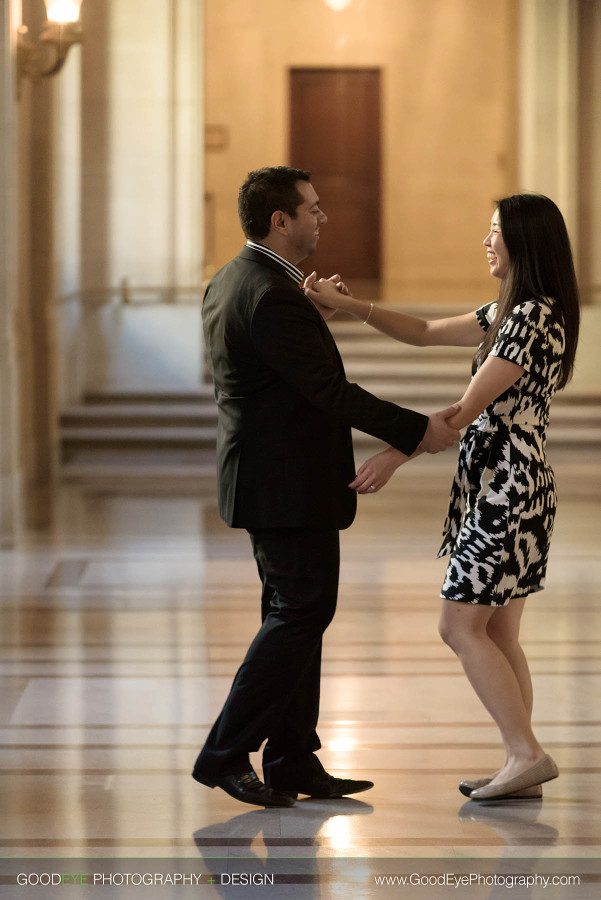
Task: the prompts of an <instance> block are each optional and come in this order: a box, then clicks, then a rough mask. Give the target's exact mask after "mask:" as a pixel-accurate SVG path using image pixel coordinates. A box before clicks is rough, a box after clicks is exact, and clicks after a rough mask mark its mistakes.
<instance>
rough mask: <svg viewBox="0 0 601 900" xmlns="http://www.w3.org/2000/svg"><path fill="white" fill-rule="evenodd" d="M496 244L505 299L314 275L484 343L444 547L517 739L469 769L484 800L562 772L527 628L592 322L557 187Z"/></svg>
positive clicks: (482, 672) (412, 325)
mask: <svg viewBox="0 0 601 900" xmlns="http://www.w3.org/2000/svg"><path fill="white" fill-rule="evenodd" d="M484 245H485V247H486V253H487V258H488V265H489V270H490V273H491V275H492V276H494V277H495V278H497V279H499V281H500V290H499V298H498V301H495V302H493V303H488V304H487V305H485V306H483V307H481V308H480V309H478V310H476V311H475V312H471V313H468V314H467V315H462V316H453V317H451V318H446V319H438V320H434V321H426V320H425V319H421V318H418V317H415V316H409V315H405V314H404V313H399V312H396V311H394V310H389V309H385V308H383V307H379V306H375V305H373V304H371V303H367V302H365V301H362V300H356V299H354V298H353V297H352V296H351V295H349V294H346V293H345V290H346V286H342V285H341V289H340V290H338V291H336V289H335V287H334V286H333V285H331V284H330V285H328V284H327V283H325V282H323V280H322V281H319V282H317V281H316V280H315V278H316V276H315V275H314V274H313V275H312V276H310V277H309V279H308V280H307V293H308V295H309V297H310V298H311V299H312V300H313V301H314V302H315V303H316V304H318V305H319V306H321V307H331V308H337V309H344V310H346V311H347V312H349V313H352V314H353V315H355V316H356V317H358V318H361V319H362V320H363V321H364V322H366V323H367V324H369V325H371V326H373V327H374V328H376V329H378V330H379V331H381V332H383V333H384V334H387V335H389V336H390V337H393V338H395V339H396V340H399V341H403V342H405V343H408V344H413V345H417V346H431V345H447V346H476V345H478V350H477V351H476V355H475V358H474V366H473V373H472V374H473V377H472V380H471V382H470V384H469V386H468V388H467V390H466V391H465V393H464V395H463V397H462V398H461V399H460V400H459V401H458V409H457V412H456V413H454V414H453V416H451V417H450V418H449V419H448V421H449V424H451V425H452V426H453V427H455V428H459V429H461V428H463V427H464V426H466V425H467V426H468V428H467V431H466V432H465V435H464V437H463V438H462V441H461V447H460V453H459V461H458V466H457V471H456V474H455V478H454V482H453V487H452V493H451V500H450V505H449V514H448V516H447V521H446V523H445V528H444V536H443V542H442V546H441V548H440V551H439V556H442V555H447V554H450V561H449V564H448V568H447V572H446V577H445V580H444V584H443V587H442V591H441V597H442V598H443V606H442V612H441V617H440V629H439V630H440V634H441V636H442V638H443V640H444V641H445V642H446V643H447V644H449V646H450V647H451V648H452V649H453V650H454V652H455V653H456V654H457V656H458V657H459V659H460V661H461V663H462V665H463V668H464V671H465V673H466V675H467V677H468V679H469V681H470V683H471V684H472V687H473V688H474V690H475V691H476V693H477V695H478V697H479V698H480V700H481V701H482V703H483V704H484V706H485V707H486V709H487V710H488V712H489V713H490V715H491V716H492V718H493V719H494V721H495V722H496V724H497V725H498V727H499V730H500V732H501V737H502V739H503V744H504V746H505V752H506V760H505V764H504V765H503V767H502V768H501V769H500V770H499V771H498V772H496V773H495V774H494V775H492V776H491V777H490V778H486V779H480V780H479V781H464V782H461V784H460V786H459V789H460V791H461V792H462V793H463V794H465V795H466V796H469V797H470V799H472V800H490V799H500V798H505V797H507V796H512V797H513V796H521V797H540V796H541V795H542V790H541V787H540V785H541V784H542V783H543V782H545V781H549V780H550V779H552V778H555V777H557V774H558V772H557V767H556V765H555V763H554V762H553V760H552V759H551V758H550V757H549V756H548V755H547V754H545V752H544V750H543V749H542V747H541V745H540V744H539V743H538V741H537V739H536V737H535V736H534V733H533V731H532V726H531V715H532V681H531V678H530V672H529V668H528V663H527V661H526V657H525V655H524V652H523V650H522V648H521V646H520V644H519V640H518V638H519V627H520V619H521V616H522V611H523V608H524V601H525V598H526V596H527V595H528V594H529V593H532V592H534V591H539V590H542V588H543V586H544V581H545V572H546V567H547V557H548V552H549V542H550V539H551V533H552V530H553V520H554V516H555V508H556V493H555V480H554V476H553V471H552V469H551V467H550V466H549V464H548V462H547V459H546V456H545V441H546V432H547V426H548V418H549V404H550V401H551V398H552V397H553V394H554V393H555V391H556V390H558V389H560V388H563V387H564V386H565V384H566V383H567V382H568V380H569V378H570V376H571V373H572V368H573V364H574V355H575V351H576V344H577V340H578V326H579V304H578V288H577V285H576V278H575V274H574V265H573V261H572V253H571V249H570V242H569V238H568V234H567V231H566V227H565V223H564V220H563V217H562V215H561V213H560V211H559V210H558V208H557V207H556V205H555V204H554V203H553V202H552V201H551V200H549V199H548V198H547V197H543V196H541V195H539V194H517V195H514V196H512V197H507V198H505V199H503V200H500V201H499V202H498V204H497V208H496V210H495V212H494V215H493V217H492V220H491V224H490V231H489V233H488V234H487V236H486V238H485V240H484ZM324 313H325V311H324ZM419 453H420V451H419V449H418V450H417V451H416V452H415V453H414V454H413V456H412V457H410V458H413V457H415V456H417V455H419ZM407 459H408V458H407V457H404V456H403V454H401V453H400V452H399V451H398V450H395V449H394V448H392V447H389V448H387V449H386V450H384V451H383V452H381V453H378V454H376V455H375V456H374V457H372V458H371V459H369V460H367V462H365V463H364V464H363V465H362V466H361V468H360V469H359V471H358V473H357V477H356V479H355V480H354V481H353V482H352V484H351V485H350V487H351V488H353V489H354V490H356V491H357V492H358V493H373V492H375V491H378V490H379V489H380V488H381V487H383V485H385V484H386V482H387V481H388V479H389V478H390V477H391V475H392V473H393V472H394V471H395V469H396V468H398V466H399V465H402V464H403V463H405V462H407Z"/></svg>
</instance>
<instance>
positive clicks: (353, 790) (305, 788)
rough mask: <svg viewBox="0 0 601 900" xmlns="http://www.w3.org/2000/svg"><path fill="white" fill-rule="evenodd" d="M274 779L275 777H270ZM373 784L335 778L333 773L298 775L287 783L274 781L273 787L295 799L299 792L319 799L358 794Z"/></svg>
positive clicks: (332, 798) (334, 798)
mask: <svg viewBox="0 0 601 900" xmlns="http://www.w3.org/2000/svg"><path fill="white" fill-rule="evenodd" d="M272 781H275V779H272ZM373 786H374V783H373V781H356V780H355V779H353V778H336V777H335V776H334V775H328V773H327V772H324V773H323V775H319V776H317V775H309V776H304V777H303V776H299V777H298V779H294V778H291V779H289V781H288V783H282V784H280V783H279V782H276V783H275V784H274V788H275V789H276V790H277V791H278V793H281V794H287V795H288V796H289V797H293V798H294V799H295V800H296V798H297V797H298V795H299V794H307V795H308V796H309V797H315V798H316V799H319V800H337V799H339V798H340V797H345V796H346V795H347V794H360V793H361V791H368V790H369V789H370V788H372V787H373Z"/></svg>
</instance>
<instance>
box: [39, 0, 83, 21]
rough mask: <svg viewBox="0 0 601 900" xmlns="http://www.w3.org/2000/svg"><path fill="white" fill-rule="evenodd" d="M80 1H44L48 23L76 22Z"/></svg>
mask: <svg viewBox="0 0 601 900" xmlns="http://www.w3.org/2000/svg"><path fill="white" fill-rule="evenodd" d="M81 2H82V0H46V16H47V17H48V21H49V22H63V23H66V22H78V21H79V9H80V6H81Z"/></svg>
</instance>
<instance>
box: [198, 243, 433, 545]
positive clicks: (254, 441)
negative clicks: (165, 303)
mask: <svg viewBox="0 0 601 900" xmlns="http://www.w3.org/2000/svg"><path fill="white" fill-rule="evenodd" d="M203 327H204V334H205V343H206V347H207V351H208V353H209V356H210V360H211V364H212V370H213V377H214V381H215V397H216V399H217V404H218V407H219V424H218V438H217V466H218V482H219V510H220V513H221V516H222V518H223V519H224V521H225V522H226V523H227V524H228V525H230V526H233V527H242V528H247V529H248V530H249V531H253V530H257V529H260V528H348V526H349V525H350V524H351V523H352V521H353V519H354V516H355V510H356V503H357V499H356V494H355V492H354V491H352V490H350V489H349V487H348V484H349V482H351V481H352V480H353V478H354V475H355V463H354V459H353V447H352V441H351V426H352V427H354V428H358V429H359V430H361V431H365V432H367V433H368V434H372V435H375V436H376V437H378V438H380V439H381V440H383V441H386V442H387V443H388V444H391V445H392V446H393V447H397V448H398V449H399V450H401V451H402V452H403V453H406V454H407V455H409V454H411V453H412V452H413V451H414V450H415V448H416V447H417V445H418V444H419V442H420V441H421V439H422V437H423V435H424V432H425V430H426V426H427V417H426V416H423V415H421V414H420V413H417V412H414V411H413V410H407V409H403V408H402V407H399V406H396V405H395V404H393V403H388V402H386V401H383V400H379V399H378V398H377V397H374V396H373V395H372V394H370V393H368V392H367V391H365V390H363V389H362V388H360V387H359V386H358V385H356V384H350V383H349V382H348V381H347V380H346V377H345V374H344V368H343V365H342V360H341V358H340V354H339V353H338V349H337V347H336V344H335V343H334V339H333V338H332V335H331V334H330V330H329V328H328V327H327V325H326V324H325V322H324V320H323V319H322V317H321V316H320V315H319V313H318V312H317V310H316V309H315V307H314V306H313V304H312V303H311V302H310V300H308V298H307V297H306V296H305V294H304V293H303V292H302V290H301V289H300V288H298V287H297V286H296V285H295V284H293V282H292V281H291V280H290V279H289V278H288V276H287V275H286V274H285V270H284V269H283V268H282V266H280V265H279V264H278V263H277V262H276V261H275V260H274V261H272V260H271V259H270V258H269V257H267V256H265V255H264V254H262V253H260V252H258V251H256V250H252V249H251V248H249V247H245V248H244V249H243V250H242V252H241V253H240V254H239V255H238V256H237V257H236V258H235V259H233V260H232V261H231V262H230V263H228V264H227V265H226V266H224V268H223V269H221V270H220V271H219V272H218V273H217V274H216V275H215V276H214V278H212V280H211V282H210V283H209V286H208V288H207V292H206V295H205V299H204V303H203Z"/></svg>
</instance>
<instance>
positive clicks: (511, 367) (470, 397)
mask: <svg viewBox="0 0 601 900" xmlns="http://www.w3.org/2000/svg"><path fill="white" fill-rule="evenodd" d="M525 371H526V370H525V369H524V367H523V366H518V365H516V363H513V362H510V361H509V360H508V359H501V358H500V357H498V356H488V357H487V358H486V360H485V361H484V362H483V363H482V365H481V366H480V368H479V369H478V371H477V372H476V374H475V375H474V377H473V378H472V380H471V381H470V383H469V385H468V387H467V390H466V392H465V394H464V395H463V397H462V398H461V400H458V401H457V405H458V406H459V410H458V411H457V412H456V413H454V414H453V415H452V416H450V417H449V418H448V419H447V422H448V423H449V424H450V425H452V426H453V427H454V428H463V427H464V426H465V425H469V424H470V423H471V422H473V421H474V420H475V419H477V418H478V416H479V415H480V413H481V412H483V411H484V410H485V409H486V407H487V406H489V405H490V404H491V403H492V402H493V401H494V400H496V399H497V397H500V396H501V394H504V393H505V391H506V390H507V389H508V388H510V387H511V385H512V384H515V382H516V381H517V380H518V378H521V377H522V375H523V374H524V372H525Z"/></svg>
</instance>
